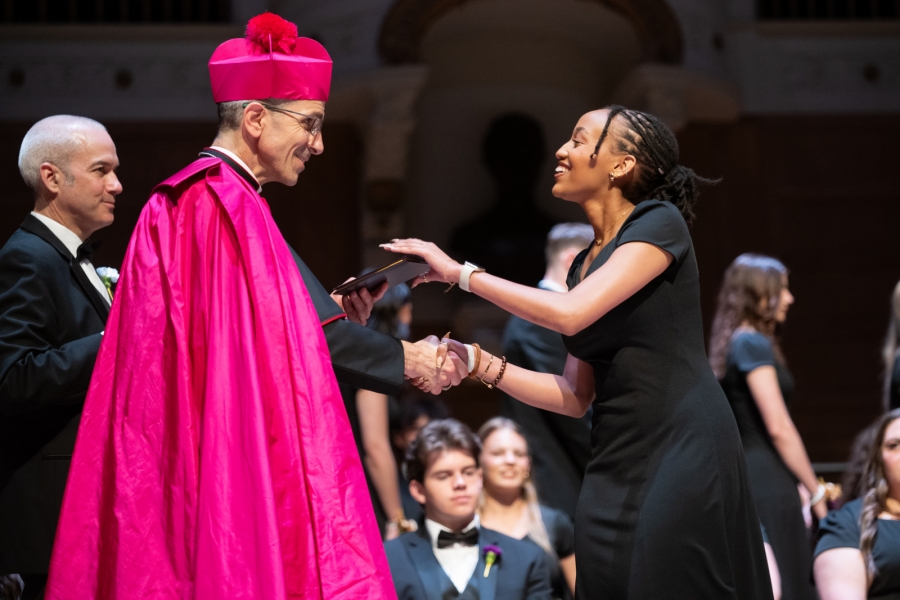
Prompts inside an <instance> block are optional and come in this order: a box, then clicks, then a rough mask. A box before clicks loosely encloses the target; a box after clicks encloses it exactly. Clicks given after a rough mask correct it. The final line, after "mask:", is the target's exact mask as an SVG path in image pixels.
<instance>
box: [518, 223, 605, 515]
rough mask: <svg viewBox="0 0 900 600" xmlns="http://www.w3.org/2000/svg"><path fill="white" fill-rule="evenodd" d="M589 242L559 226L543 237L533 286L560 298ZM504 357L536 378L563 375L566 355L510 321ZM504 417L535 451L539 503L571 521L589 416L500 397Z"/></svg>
mask: <svg viewBox="0 0 900 600" xmlns="http://www.w3.org/2000/svg"><path fill="white" fill-rule="evenodd" d="M593 241H594V230H593V229H592V228H591V226H590V225H587V224H585V223H560V224H559V225H556V226H555V227H553V229H551V230H550V233H549V234H548V235H547V246H546V251H545V255H546V259H547V270H546V272H545V273H544V278H543V279H541V281H540V282H539V283H538V287H539V288H541V289H542V290H550V291H554V292H561V293H565V292H566V291H568V287H567V286H566V277H567V275H568V272H569V268H570V267H571V266H572V261H573V260H575V257H576V256H577V255H578V253H579V252H581V251H582V250H584V249H585V248H587V247H588V246H590V245H591V243H592V242H593ZM503 353H504V354H505V355H506V357H507V358H508V359H509V362H511V363H512V364H515V365H518V366H520V367H522V368H523V369H528V370H530V371H537V372H539V373H552V374H554V375H562V373H563V370H564V369H565V366H566V359H567V358H568V355H569V352H568V351H567V350H566V347H565V345H563V341H562V336H561V335H560V334H559V333H557V332H555V331H551V330H550V329H547V328H546V327H541V326H540V325H535V324H534V323H531V322H529V321H526V320H524V319H520V318H519V317H516V316H512V317H510V319H509V321H508V322H507V325H506V331H505V333H504V336H503ZM502 410H503V415H504V416H506V417H509V418H510V419H512V420H513V421H515V422H516V423H518V424H519V425H521V426H522V429H523V430H524V431H525V437H526V438H527V439H528V445H529V446H530V447H531V448H534V449H535V452H534V458H533V460H532V466H531V473H532V475H533V476H534V483H535V486H536V487H537V490H538V495H539V496H540V499H541V502H542V503H544V504H546V505H548V506H552V507H553V508H556V509H558V510H561V511H564V512H566V513H567V514H568V515H569V517H571V518H572V519H574V518H575V506H576V505H577V504H578V494H579V493H580V492H581V480H582V479H583V477H584V468H585V466H586V465H587V461H588V458H590V455H591V439H590V434H591V431H590V423H591V418H590V414H588V415H585V416H584V417H581V418H575V417H567V416H565V415H560V414H558V413H554V412H550V411H547V410H541V409H539V408H534V407H533V406H528V405H527V404H525V403H523V402H519V401H518V400H516V399H515V398H512V397H510V396H507V395H505V394H504V397H503V408H502Z"/></svg>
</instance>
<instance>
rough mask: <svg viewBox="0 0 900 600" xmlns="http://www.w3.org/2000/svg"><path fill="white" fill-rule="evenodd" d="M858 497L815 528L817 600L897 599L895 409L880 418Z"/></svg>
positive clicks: (899, 484) (899, 451) (898, 437)
mask: <svg viewBox="0 0 900 600" xmlns="http://www.w3.org/2000/svg"><path fill="white" fill-rule="evenodd" d="M874 432H875V435H874V438H873V440H872V444H871V446H870V451H869V454H868V457H867V460H866V462H865V464H864V466H863V470H862V487H861V491H862V494H861V497H859V498H856V499H855V500H852V501H850V502H848V503H846V504H845V505H844V506H843V507H842V508H841V509H839V510H836V511H833V512H831V513H830V514H829V515H828V516H827V517H826V518H825V519H824V520H823V521H822V523H821V524H820V525H819V534H818V544H817V545H816V550H815V562H814V567H813V572H814V576H815V582H816V588H817V589H818V591H819V596H820V598H821V600H862V599H863V598H883V599H888V598H900V520H898V519H900V409H894V410H892V411H891V412H889V413H886V414H884V415H882V416H881V417H880V418H879V419H878V421H876V423H875V426H874Z"/></svg>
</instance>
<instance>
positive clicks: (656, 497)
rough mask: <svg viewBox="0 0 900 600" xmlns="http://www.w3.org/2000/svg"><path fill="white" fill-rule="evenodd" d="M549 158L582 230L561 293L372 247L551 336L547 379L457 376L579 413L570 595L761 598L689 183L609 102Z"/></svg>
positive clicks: (639, 119)
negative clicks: (704, 307)
mask: <svg viewBox="0 0 900 600" xmlns="http://www.w3.org/2000/svg"><path fill="white" fill-rule="evenodd" d="M556 157H557V159H558V165H559V166H558V167H557V169H556V182H555V184H554V186H553V194H554V196H557V197H559V198H562V199H564V200H568V201H571V202H576V203H578V204H579V205H580V206H581V207H582V208H583V209H584V212H585V214H586V215H587V218H588V221H589V222H590V224H591V225H592V226H593V228H594V232H595V234H596V237H597V239H596V241H595V243H594V244H593V245H592V246H591V247H590V248H588V249H587V250H585V251H584V252H582V253H581V254H580V255H579V256H578V258H576V259H575V262H574V264H573V265H572V269H571V271H570V273H569V281H568V283H569V292H568V293H566V294H560V293H558V292H549V291H545V290H540V289H534V288H530V287H526V286H522V285H517V284H514V283H512V282H509V281H505V280H503V279H500V278H498V277H494V276H492V275H490V274H489V273H485V272H483V271H479V270H478V269H477V267H475V266H473V265H469V264H467V265H465V266H464V265H460V264H458V263H457V262H456V261H454V260H452V259H451V258H450V257H449V256H447V255H446V254H445V253H444V252H442V251H441V250H440V249H439V248H437V247H436V246H435V245H434V244H431V243H428V242H423V241H421V240H415V239H410V240H395V241H393V242H391V243H390V244H386V245H385V247H386V249H388V250H391V251H394V252H401V253H408V254H417V255H419V256H422V257H423V258H425V259H426V260H427V261H428V263H429V264H430V265H431V271H429V272H428V273H427V274H426V275H425V276H424V277H422V278H419V279H418V280H417V281H416V283H419V282H422V281H424V280H427V281H440V282H448V283H459V285H460V287H461V288H463V289H466V290H468V291H471V292H473V293H475V294H478V295H479V296H481V297H483V298H485V299H487V300H489V301H491V302H493V303H494V304H496V305H497V306H500V307H501V308H504V309H506V310H508V311H509V312H511V313H513V314H515V315H518V316H519V317H522V318H523V319H527V320H529V321H532V322H534V323H537V324H538V325H542V326H544V327H547V328H549V329H553V330H555V331H559V332H561V333H562V334H564V337H563V339H564V341H565V343H566V346H567V348H568V350H569V353H570V356H569V358H568V362H567V364H566V369H565V373H564V374H563V375H560V376H555V375H548V374H544V373H534V372H531V371H526V370H524V369H520V368H517V367H515V366H513V365H507V364H506V361H505V360H504V359H501V357H494V356H492V355H490V354H488V353H487V352H481V351H476V355H479V354H480V361H479V360H478V359H477V358H476V359H475V361H474V362H475V363H477V364H476V365H475V368H474V369H472V373H473V374H474V375H475V376H477V377H479V378H480V379H481V381H482V382H484V383H487V384H491V385H496V386H499V387H500V389H501V390H503V391H504V392H506V393H507V394H509V395H510V396H513V397H514V398H518V399H519V400H521V401H523V402H526V403H528V404H531V405H533V406H537V407H539V408H543V409H546V410H552V411H556V412H559V413H563V414H567V415H572V416H581V415H583V414H585V412H587V410H588V408H589V407H590V406H591V405H592V404H593V409H594V411H593V425H592V433H591V445H592V456H591V459H590V462H589V464H588V467H587V470H586V474H585V479H584V485H583V487H582V490H581V496H580V500H579V504H578V510H577V513H576V519H575V556H576V562H577V570H578V578H577V583H576V597H577V598H579V599H580V600H589V599H591V600H593V599H595V598H610V599H625V598H627V599H647V600H659V599H661V598H685V599H691V600H699V599H720V598H721V599H725V598H733V599H738V598H740V599H741V600H756V599H758V598H767V599H770V598H772V589H771V587H770V583H769V576H768V570H767V567H766V557H765V553H764V551H763V542H762V534H761V529H760V525H759V518H758V517H757V514H756V510H755V508H754V504H753V500H752V496H751V494H750V487H749V483H748V480H747V472H746V467H745V464H744V458H743V453H742V451H741V442H740V437H739V435H738V431H737V427H736V425H735V423H734V417H733V416H732V414H731V410H730V408H729V407H728V401H727V400H726V399H725V395H724V394H723V393H722V388H721V387H720V386H719V384H718V382H717V381H716V378H715V376H714V375H713V373H712V371H711V370H710V368H709V364H708V362H707V358H706V351H705V347H704V343H703V324H702V320H701V318H700V288H699V284H698V273H697V263H696V260H695V257H694V250H693V246H692V244H691V238H690V234H689V233H688V228H687V223H686V219H690V218H691V217H692V214H693V213H692V210H691V208H692V206H693V204H694V201H695V200H696V196H697V187H698V184H700V183H703V182H704V180H702V179H700V178H699V177H697V176H696V175H695V174H694V173H693V171H691V170H690V169H687V168H685V167H682V166H680V165H678V145H677V142H676V141H675V136H674V135H673V134H672V132H671V131H670V130H669V129H668V128H667V127H666V126H665V125H663V124H662V123H661V122H660V121H659V120H658V119H656V118H655V117H653V116H652V115H648V114H646V113H641V112H638V111H632V110H627V109H623V108H622V107H609V108H607V109H603V110H598V111H594V112H590V113H587V114H585V115H584V116H582V117H581V119H579V121H578V123H577V125H576V127H575V130H574V131H573V133H572V138H571V139H570V140H569V141H568V142H566V143H565V144H564V145H563V146H562V147H561V148H560V149H559V150H558V151H557V153H556ZM496 226H497V227H503V223H502V222H498V223H496ZM448 343H450V346H451V349H453V350H454V352H456V353H457V354H459V355H460V356H466V354H467V348H465V347H464V346H462V344H458V343H457V342H453V341H449V342H448ZM470 368H471V365H470Z"/></svg>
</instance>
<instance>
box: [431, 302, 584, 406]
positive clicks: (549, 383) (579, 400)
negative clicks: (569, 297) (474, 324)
mask: <svg viewBox="0 0 900 600" xmlns="http://www.w3.org/2000/svg"><path fill="white" fill-rule="evenodd" d="M554 293H557V294H558V292H554ZM441 341H442V342H446V343H447V344H449V349H450V350H451V351H452V352H454V353H455V354H457V355H459V356H466V355H467V350H466V347H465V346H464V345H463V344H462V342H459V341H457V340H451V339H448V338H444V339H443V340H441ZM501 363H502V359H501V358H500V357H499V356H494V355H492V354H490V353H488V352H484V351H482V352H481V362H480V363H479V364H478V365H476V367H475V371H474V373H473V374H474V375H476V376H477V377H478V378H480V379H481V380H482V381H484V382H486V383H491V382H493V381H494V380H495V379H497V376H498V375H499V373H500V365H501ZM497 387H498V389H500V390H502V391H504V392H506V393H507V394H509V395H510V396H512V397H513V398H515V399H516V400H519V401H520V402H524V403H525V404H528V405H531V406H534V407H536V408H542V409H544V410H549V411H551V412H555V413H560V414H563V415H568V416H570V417H580V416H583V415H584V413H586V412H587V410H588V408H590V406H591V402H593V401H594V371H593V369H591V366H590V365H589V364H587V363H585V362H582V361H580V360H578V359H577V358H575V357H574V356H572V355H571V354H570V355H569V357H568V358H567V359H566V368H565V370H564V371H563V374H562V375H551V374H549V373H537V372H535V371H529V370H528V369H523V368H521V367H517V366H515V365H513V364H507V365H506V370H505V371H504V372H503V378H502V379H501V380H500V384H499V385H498V386H497Z"/></svg>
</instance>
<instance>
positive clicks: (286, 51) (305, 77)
mask: <svg viewBox="0 0 900 600" xmlns="http://www.w3.org/2000/svg"><path fill="white" fill-rule="evenodd" d="M331 64H332V63H331V57H330V56H328V52H326V51H325V48H324V47H323V46H322V44H320V43H319V42H317V41H315V40H313V39H310V38H302V37H297V26H296V25H294V24H293V23H291V22H289V21H285V20H284V19H282V18H281V17H279V16H278V15H276V14H273V13H268V12H267V13H263V14H261V15H257V16H255V17H253V18H252V19H250V22H249V23H247V36H246V37H244V38H235V39H232V40H228V41H227V42H224V43H222V44H220V45H219V47H218V48H216V51H215V52H213V55H212V57H211V58H210V59H209V81H210V83H211V84H212V92H213V99H215V101H216V102H233V101H235V100H265V99H267V98H278V99H281V100H322V101H325V100H328V91H329V88H330V87H331Z"/></svg>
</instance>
